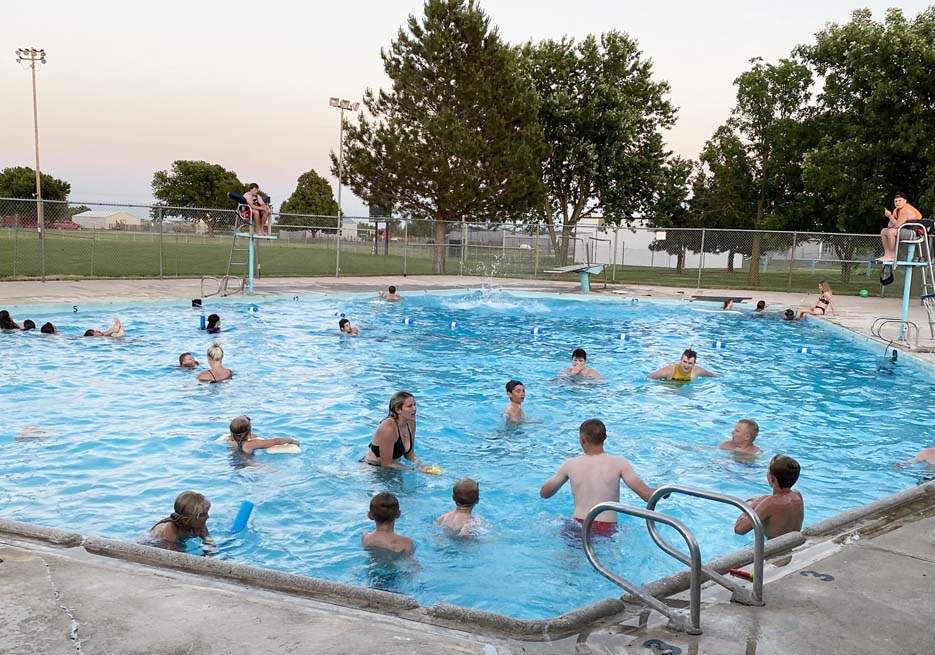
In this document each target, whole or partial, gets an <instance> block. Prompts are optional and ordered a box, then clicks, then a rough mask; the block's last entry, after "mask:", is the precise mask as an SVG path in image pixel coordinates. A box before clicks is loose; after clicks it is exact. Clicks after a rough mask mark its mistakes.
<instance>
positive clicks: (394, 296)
mask: <svg viewBox="0 0 935 655" xmlns="http://www.w3.org/2000/svg"><path fill="white" fill-rule="evenodd" d="M377 295H378V296H380V297H381V298H382V299H383V300H389V301H391V302H395V301H397V300H402V299H403V297H402V296H401V295H399V294H398V293H396V287H394V286H393V285H392V284H391V285H390V288H389V293H386V292H385V291H378V292H377Z"/></svg>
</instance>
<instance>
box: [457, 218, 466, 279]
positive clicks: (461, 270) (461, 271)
mask: <svg viewBox="0 0 935 655" xmlns="http://www.w3.org/2000/svg"><path fill="white" fill-rule="evenodd" d="M466 244H467V222H466V221H465V219H464V216H461V262H460V264H459V270H458V275H459V276H460V277H464V246H465V245H466Z"/></svg>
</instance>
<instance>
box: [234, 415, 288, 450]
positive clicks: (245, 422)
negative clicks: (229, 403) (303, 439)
mask: <svg viewBox="0 0 935 655" xmlns="http://www.w3.org/2000/svg"><path fill="white" fill-rule="evenodd" d="M230 431H231V433H230V434H229V435H228V436H227V442H228V443H229V444H230V445H231V446H235V447H236V448H237V450H238V451H240V452H242V453H244V454H245V455H252V454H253V451H254V450H265V449H266V448H269V447H270V446H284V445H286V444H290V443H291V444H295V445H297V446H298V445H299V442H298V441H296V440H295V439H292V438H291V437H274V438H273V439H261V438H260V437H258V436H256V435H255V434H253V425H252V424H251V423H250V417H249V416H238V417H237V418H235V419H234V420H233V421H231V424H230Z"/></svg>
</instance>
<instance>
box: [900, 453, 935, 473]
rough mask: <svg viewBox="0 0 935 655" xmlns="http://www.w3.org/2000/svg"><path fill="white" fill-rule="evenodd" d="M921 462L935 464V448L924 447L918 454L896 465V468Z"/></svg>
mask: <svg viewBox="0 0 935 655" xmlns="http://www.w3.org/2000/svg"><path fill="white" fill-rule="evenodd" d="M919 462H925V463H926V464H928V465H929V466H935V448H923V449H922V450H920V451H919V454H918V455H916V456H915V457H913V458H912V459H909V460H906V461H905V462H900V463H899V464H897V465H896V468H905V467H906V466H909V465H911V464H918V463H919Z"/></svg>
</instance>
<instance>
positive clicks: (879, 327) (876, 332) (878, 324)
mask: <svg viewBox="0 0 935 655" xmlns="http://www.w3.org/2000/svg"><path fill="white" fill-rule="evenodd" d="M890 323H896V324H897V325H899V331H900V333H903V334H904V335H905V337H906V338H905V339H901V338H897V339H888V338H887V337H884V336H883V335H882V334H881V333H882V331H883V328H884V327H886V326H887V325H889V324H890ZM904 326H905V327H904ZM929 329H930V330H931V329H932V325H931V322H930V323H929ZM913 330H915V331H916V338H915V343H916V346H917V347H918V345H919V326H918V325H916V324H915V323H914V322H913V321H904V320H903V319H901V318H888V317H885V316H882V317H880V318H878V319H876V320H875V321H874V322H873V323H872V324H871V325H870V334H871V335H873V336H875V337H876V338H877V339H882V340H883V341H889V342H890V343H893V342H894V341H903V340H904V341H905V342H906V343H909V337H910V336H911V334H912V331H913ZM933 336H935V333H933Z"/></svg>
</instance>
